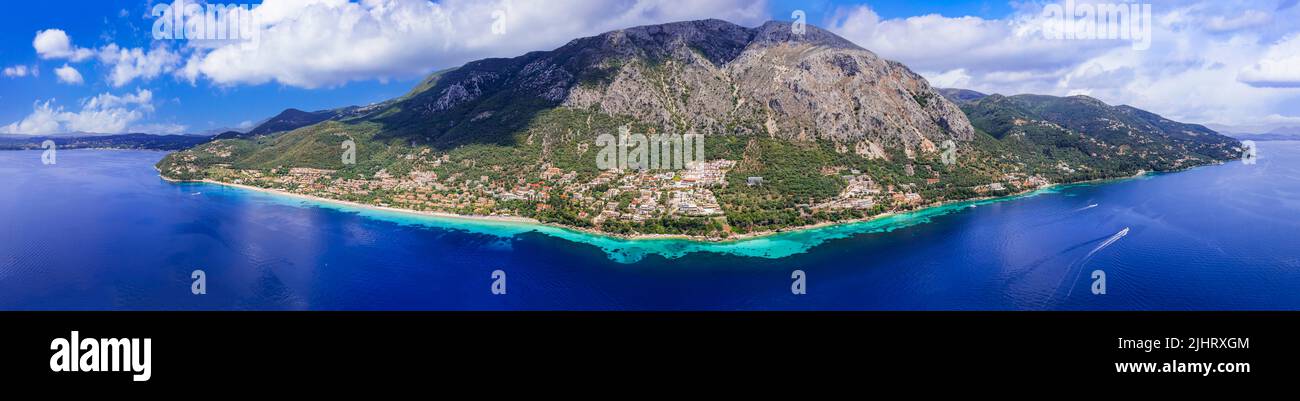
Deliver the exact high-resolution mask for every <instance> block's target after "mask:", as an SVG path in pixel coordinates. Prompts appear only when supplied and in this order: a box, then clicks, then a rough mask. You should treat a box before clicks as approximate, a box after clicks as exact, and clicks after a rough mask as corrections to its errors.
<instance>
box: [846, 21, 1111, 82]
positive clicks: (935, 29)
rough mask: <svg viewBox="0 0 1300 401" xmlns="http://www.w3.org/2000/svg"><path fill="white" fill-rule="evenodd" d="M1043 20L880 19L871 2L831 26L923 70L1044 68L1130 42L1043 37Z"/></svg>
mask: <svg viewBox="0 0 1300 401" xmlns="http://www.w3.org/2000/svg"><path fill="white" fill-rule="evenodd" d="M1042 26H1043V20H1042V19H1041V18H1040V17H1039V16H1038V15H1037V14H1033V13H1022V14H1018V15H1016V16H1013V17H1012V18H1007V19H1000V20H989V19H983V18H979V17H970V16H966V17H945V16H942V15H938V14H929V15H922V16H916V17H909V18H905V19H881V18H880V16H879V15H878V14H876V12H875V11H874V10H872V9H871V8H870V7H868V6H855V7H852V8H849V9H841V10H839V11H838V12H836V13H835V14H834V15H833V16H832V17H831V19H830V20H829V21H828V23H827V29H829V30H831V31H833V32H835V33H837V34H839V35H841V36H843V37H845V38H846V39H849V40H851V41H853V42H854V43H857V44H858V45H860V46H862V47H864V48H867V49H868V50H871V51H873V52H876V53H877V54H880V55H881V56H884V57H886V58H890V59H894V60H898V61H902V62H903V63H905V64H907V65H908V66H909V67H911V68H913V69H917V70H922V71H951V70H955V69H959V68H960V69H965V70H967V71H970V72H972V73H981V72H990V71H1043V70H1052V69H1059V68H1063V67H1066V66H1069V65H1073V64H1075V63H1078V62H1081V61H1083V60H1087V59H1088V58H1089V57H1091V56H1094V55H1097V54H1100V53H1101V52H1103V51H1105V50H1106V49H1109V48H1115V47H1121V46H1128V43H1126V42H1117V41H1070V42H1065V43H1068V47H1069V48H1070V49H1069V51H1062V50H1063V49H1064V48H1066V47H1067V46H1062V43H1063V41H1060V40H1052V39H1048V38H1046V37H1045V36H1044V34H1043V30H1042Z"/></svg>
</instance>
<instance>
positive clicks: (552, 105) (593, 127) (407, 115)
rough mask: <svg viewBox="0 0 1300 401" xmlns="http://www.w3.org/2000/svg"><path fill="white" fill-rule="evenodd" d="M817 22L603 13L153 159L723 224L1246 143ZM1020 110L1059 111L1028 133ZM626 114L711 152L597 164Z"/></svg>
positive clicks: (907, 200) (408, 204)
mask: <svg viewBox="0 0 1300 401" xmlns="http://www.w3.org/2000/svg"><path fill="white" fill-rule="evenodd" d="M805 28H806V30H804V31H802V32H798V31H796V30H795V29H794V27H793V26H792V25H791V24H789V23H783V22H768V23H766V24H763V25H761V26H758V27H754V28H746V27H742V26H738V25H735V24H731V23H728V22H725V21H719V20H703V21H688V22H678V23H670V24H662V25H650V26H641V27H634V28H628V29H623V30H617V31H612V32H607V33H604V34H601V35H597V36H592V37H587V38H580V39H575V40H573V41H570V42H569V43H567V44H565V45H564V46H561V47H559V48H557V49H555V50H551V51H538V52H531V53H527V54H524V55H521V56H519V57H514V58H493V59H484V60H479V61H474V62H470V63H467V64H465V65H463V66H460V67H458V68H453V69H448V70H443V71H439V72H435V73H433V74H431V75H430V76H429V77H427V78H426V79H425V80H424V81H422V82H421V83H420V84H418V85H417V86H416V87H415V88H413V89H412V90H411V91H410V92H409V93H407V94H406V95H404V96H402V97H399V98H396V99H392V100H389V101H386V102H382V103H378V104H373V105H369V106H365V107H353V108H345V109H339V110H338V111H329V112H324V113H323V112H315V113H306V112H301V111H297V110H292V112H290V111H286V113H287V114H286V113H282V115H281V116H277V117H275V118H272V119H270V120H268V121H267V122H266V123H264V124H262V125H261V126H259V127H258V129H255V130H254V131H258V132H260V133H259V134H252V132H250V134H252V135H232V136H229V137H221V138H217V139H216V140H214V141H213V142H211V143H208V144H204V145H200V146H197V147H194V148H192V149H188V150H185V151H182V152H177V153H174V154H172V155H169V156H167V157H165V158H164V159H163V160H162V161H161V162H159V165H158V167H159V169H160V171H161V172H162V174H164V175H165V176H167V177H169V178H174V179H184V180H198V179H207V180H214V181H221V182H234V183H242V184H249V185H256V186H262V187H267V188H274V189H280V190H286V191H292V192H297V193H303V194H308V195H314V196H322V197H329V198H335V199H343V200H350V201H356V202H362V203H369V204H377V205H390V206H397V207H404V208H410V209H417V210H434V211H443V212H453V213H460V214H508V215H520V216H526V217H532V218H536V219H539V220H542V221H546V222H552V223H557V224H562V225H566V226H574V227H585V228H591V229H595V230H599V231H602V232H607V233H617V234H689V235H696V236H703V237H709V238H724V237H730V236H734V235H737V234H744V233H755V232H764V231H772V230H781V229H786V228H790V227H795V226H803V225H809V224H816V223H820V222H827V221H842V220H848V219H858V218H865V217H871V216H875V215H879V214H880V213H884V212H888V211H899V210H908V209H913V208H917V207H922V206H924V205H932V204H937V203H941V202H949V201H955V200H962V199H970V198H975V197H981V196H991V195H1001V194H1010V193H1016V192H1021V191H1026V190H1030V189H1034V188H1038V187H1041V186H1043V185H1047V184H1049V183H1057V182H1075V181H1081V180H1089V179H1099V178H1111V177H1123V176H1131V175H1133V174H1134V173H1137V172H1138V171H1152V170H1171V169H1178V168H1185V167H1191V166H1194V165H1199V164H1206V163H1213V162H1218V161H1221V160H1225V159H1226V158H1227V157H1229V156H1230V155H1229V153H1230V152H1227V151H1226V150H1225V149H1224V148H1230V147H1232V146H1233V144H1234V143H1235V142H1233V141H1231V140H1230V139H1227V138H1222V137H1219V136H1217V134H1214V133H1213V132H1212V131H1208V130H1202V129H1203V127H1201V128H1202V129H1198V128H1196V127H1197V126H1188V125H1183V124H1179V123H1176V122H1173V121H1168V120H1165V119H1163V118H1160V117H1159V116H1156V115H1154V114H1150V113H1146V112H1143V111H1141V110H1137V109H1133V108H1128V107H1125V106H1119V107H1111V106H1106V105H1104V104H1102V103H1100V102H1096V101H1092V102H1088V103H1087V104H1076V103H1078V102H1075V101H1073V100H1071V101H1066V102H1047V100H1049V99H1048V98H1025V97H1020V96H1017V97H1012V98H1007V97H1003V96H999V95H991V96H984V95H983V94H979V93H977V92H971V91H965V92H962V91H949V94H948V96H954V97H955V98H956V99H957V100H958V101H959V102H958V103H961V104H962V105H963V106H961V107H959V106H958V105H957V104H954V102H953V101H950V100H949V99H948V97H945V94H944V92H943V91H939V90H936V89H934V88H932V87H931V86H930V85H929V84H928V83H927V82H926V81H925V79H924V78H922V77H921V76H919V75H917V74H915V73H914V72H912V71H911V70H910V69H908V68H907V67H906V66H904V65H903V64H900V63H897V62H894V61H889V60H885V59H882V58H880V57H878V56H876V55H875V54H874V53H872V52H870V51H868V50H866V49H862V48H861V47H858V46H857V45H855V44H853V43H852V42H849V41H847V40H845V39H843V38H840V37H838V36H836V35H834V34H832V33H830V32H827V31H824V30H821V29H819V28H816V27H813V26H806V27H805ZM1005 99H1014V100H1005ZM1070 99H1073V98H1070ZM1046 103H1051V104H1046ZM1075 110H1087V111H1089V113H1092V114H1087V115H1074V114H1072V113H1074V112H1075ZM1103 111H1104V112H1103ZM968 115H969V117H968ZM312 121H316V122H315V123H312ZM972 121H974V122H975V124H972ZM1028 123H1034V124H1038V125H1049V124H1056V125H1057V126H1059V127H1060V128H1059V129H1052V130H1046V129H1042V130H1040V129H1032V130H1028V131H1032V132H1030V135H1027V137H1028V139H1022V137H1026V136H1023V135H1019V133H1020V132H1021V131H1026V130H1025V129H1017V127H1019V126H1020V125H1024V124H1028ZM304 124H305V125H304ZM262 127H267V128H266V129H264V130H261V129H262ZM1071 127H1073V128H1071ZM259 130H260V131H259ZM620 130H626V131H627V132H630V133H634V134H645V135H668V136H669V137H672V136H673V135H686V134H696V135H700V136H702V138H703V144H704V145H703V147H704V150H705V152H704V159H705V160H707V163H702V164H698V165H694V166H692V167H691V168H686V169H680V168H679V169H676V170H673V169H666V170H665V169H658V170H649V171H636V170H617V169H616V170H609V169H602V168H601V163H599V161H600V160H601V159H600V158H601V157H602V156H601V155H602V154H605V155H609V154H610V153H613V152H608V153H607V152H606V150H610V151H612V150H613V149H612V148H608V147H606V148H602V146H605V145H602V142H601V140H600V139H598V138H599V136H600V135H602V134H617V133H619V132H620ZM1094 130H1095V131H1097V132H1093V131H1094ZM1125 137H1127V138H1128V139H1124V138H1125ZM677 138H682V137H680V136H678V137H677ZM1219 138H1222V140H1220V139H1219ZM1125 145H1127V146H1129V147H1128V148H1123V146H1125ZM1166 145H1167V146H1166ZM679 146H680V145H679ZM1216 147H1217V148H1216ZM352 151H355V152H354V153H351V152H352ZM348 154H354V155H355V159H354V160H355V163H350V161H352V160H353V159H349V158H348V157H347V156H346V155H348ZM624 158H626V157H624ZM751 178H752V179H751Z"/></svg>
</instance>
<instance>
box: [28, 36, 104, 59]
mask: <svg viewBox="0 0 1300 401" xmlns="http://www.w3.org/2000/svg"><path fill="white" fill-rule="evenodd" d="M32 47H33V48H35V49H36V54H37V55H38V56H40V57H41V58H42V59H47V60H48V59H67V60H69V61H72V62H78V61H82V60H85V59H88V58H90V57H91V56H93V55H94V52H93V51H91V50H90V49H84V48H79V47H76V46H73V45H72V40H71V39H70V38H68V33H67V32H64V31H63V30H62V29H46V30H43V31H38V32H36V38H35V39H32Z"/></svg>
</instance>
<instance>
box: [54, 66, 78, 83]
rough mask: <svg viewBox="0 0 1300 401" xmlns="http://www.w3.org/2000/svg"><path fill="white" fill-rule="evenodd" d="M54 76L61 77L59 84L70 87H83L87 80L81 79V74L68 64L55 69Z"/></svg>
mask: <svg viewBox="0 0 1300 401" xmlns="http://www.w3.org/2000/svg"><path fill="white" fill-rule="evenodd" d="M54 75H55V76H58V77H59V82H62V83H65V84H69V85H81V84H82V83H83V82H85V80H83V79H81V73H80V72H77V69H76V68H72V66H69V65H67V64H64V65H63V66H62V67H59V68H55V69H54Z"/></svg>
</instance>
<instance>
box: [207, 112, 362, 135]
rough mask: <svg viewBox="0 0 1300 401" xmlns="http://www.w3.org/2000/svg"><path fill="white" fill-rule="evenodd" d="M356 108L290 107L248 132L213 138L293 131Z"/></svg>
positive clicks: (225, 133) (228, 133) (233, 132)
mask: <svg viewBox="0 0 1300 401" xmlns="http://www.w3.org/2000/svg"><path fill="white" fill-rule="evenodd" d="M354 109H355V108H353V107H345V108H342V109H333V110H320V111H313V112H306V111H302V110H298V109H294V108H289V109H285V110H284V111H282V112H280V114H276V115H275V117H271V118H269V119H267V120H266V121H263V122H262V123H260V124H258V125H257V126H256V127H253V129H251V130H248V132H239V131H234V130H230V131H226V132H222V133H220V134H217V135H215V136H213V139H214V140H215V139H238V138H252V137H258V136H263V135H269V134H274V133H278V132H287V131H292V130H295V129H298V128H302V127H306V126H308V125H313V124H317V123H320V122H322V121H326V120H331V119H335V118H338V117H341V116H344V115H347V113H348V112H349V111H351V110H354Z"/></svg>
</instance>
